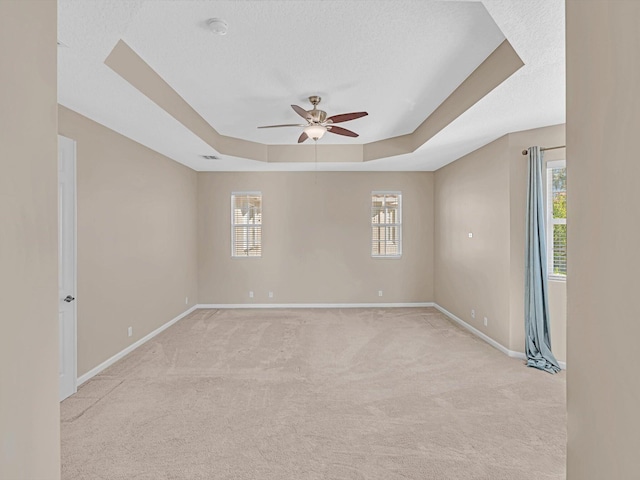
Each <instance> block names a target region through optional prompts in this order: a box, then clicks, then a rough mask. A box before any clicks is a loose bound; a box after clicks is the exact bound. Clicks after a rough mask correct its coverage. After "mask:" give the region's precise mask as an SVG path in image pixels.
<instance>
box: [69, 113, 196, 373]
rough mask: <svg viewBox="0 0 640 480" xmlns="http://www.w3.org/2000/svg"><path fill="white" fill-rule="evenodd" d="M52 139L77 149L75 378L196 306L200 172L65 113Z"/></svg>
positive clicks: (85, 120)
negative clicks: (74, 144) (62, 139)
mask: <svg viewBox="0 0 640 480" xmlns="http://www.w3.org/2000/svg"><path fill="white" fill-rule="evenodd" d="M59 132H60V134H61V135H64V136H66V137H69V138H72V139H74V140H76V142H77V192H78V195H77V198H78V199H77V202H78V207H77V208H78V300H77V301H78V375H79V376H80V375H83V374H84V373H86V372H87V371H89V370H90V369H92V368H94V367H96V366H97V365H99V364H100V363H102V362H103V361H105V360H107V359H108V358H110V357H111V356H113V355H115V354H116V353H118V352H120V351H121V350H122V349H124V348H126V347H127V346H128V345H130V344H131V343H133V342H135V341H136V340H138V339H140V338H142V337H144V336H145V335H146V334H148V333H149V332H151V331H153V330H155V329H156V328H158V327H160V326H161V325H163V324H165V323H166V322H168V321H169V320H171V319H172V318H174V317H176V316H177V315H179V314H180V313H182V312H184V311H185V310H187V309H188V308H189V307H190V306H192V305H194V304H196V303H197V298H196V295H197V243H196V242H197V218H196V211H197V205H196V198H197V195H196V188H197V180H196V178H197V174H196V172H194V171H193V170H191V169H189V168H187V167H185V166H183V165H180V164H178V163H176V162H174V161H173V160H170V159H168V158H166V157H164V156H162V155H160V154H158V153H156V152H154V151H152V150H149V149H148V148H146V147H144V146H142V145H140V144H138V143H136V142H133V141H132V140H129V139H127V138H125V137H123V136H121V135H119V134H117V133H115V132H113V131H112V130H109V129H107V128H105V127H103V126H101V125H99V124H97V123H95V122H93V121H91V120H89V119H87V118H85V117H83V116H81V115H79V114H77V113H75V112H73V111H71V110H68V109H66V108H64V107H60V110H59ZM185 297H188V298H189V302H188V304H185ZM129 326H131V327H133V336H132V337H128V336H127V328H128V327H129Z"/></svg>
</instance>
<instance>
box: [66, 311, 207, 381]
mask: <svg viewBox="0 0 640 480" xmlns="http://www.w3.org/2000/svg"><path fill="white" fill-rule="evenodd" d="M197 308H198V305H194V306H193V307H191V308H190V309H189V310H186V311H184V312H182V313H181V314H180V315H178V316H177V317H175V318H173V319H171V320H169V321H168V322H167V323H165V324H164V325H162V326H160V327H158V328H156V329H155V330H154V331H153V332H151V333H149V334H147V335H145V336H144V337H142V338H141V339H140V340H138V341H136V342H134V343H132V344H131V345H129V346H128V347H127V348H125V349H124V350H122V351H120V352H118V353H116V354H115V355H114V356H113V357H111V358H109V359H107V360H105V361H104V362H102V363H101V364H100V365H98V366H97V367H94V368H92V369H91V370H89V371H88V372H87V373H85V374H84V375H81V376H80V377H78V380H77V382H76V386H80V385H82V384H83V383H84V382H86V381H87V380H89V379H90V378H92V377H94V376H96V375H97V374H99V373H100V372H102V371H103V370H104V369H105V368H107V367H110V366H111V365H113V364H114V363H116V362H117V361H118V360H120V359H121V358H122V357H124V356H125V355H127V354H128V353H131V352H132V351H134V350H135V349H136V348H138V347H139V346H140V345H142V344H144V343H146V342H148V341H149V340H151V339H152V338H153V337H155V336H156V335H158V334H159V333H160V332H162V331H164V330H166V329H167V328H169V327H170V326H171V325H173V324H174V323H176V322H177V321H178V320H181V319H183V318H184V317H186V316H187V315H189V314H190V313H191V312H193V311H194V310H196V309H197Z"/></svg>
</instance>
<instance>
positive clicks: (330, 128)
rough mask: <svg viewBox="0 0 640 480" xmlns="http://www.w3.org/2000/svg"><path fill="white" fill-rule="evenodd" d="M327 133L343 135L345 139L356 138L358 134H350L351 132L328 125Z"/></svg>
mask: <svg viewBox="0 0 640 480" xmlns="http://www.w3.org/2000/svg"><path fill="white" fill-rule="evenodd" d="M327 131H328V132H331V133H336V134H338V135H344V136H345V137H357V136H358V134H357V133H356V132H352V131H351V130H347V129H346V128H342V127H336V126H335V125H328V126H327Z"/></svg>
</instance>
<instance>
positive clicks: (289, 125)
mask: <svg viewBox="0 0 640 480" xmlns="http://www.w3.org/2000/svg"><path fill="white" fill-rule="evenodd" d="M278 127H306V125H302V124H298V123H286V124H284V125H265V126H264V127H258V128H278Z"/></svg>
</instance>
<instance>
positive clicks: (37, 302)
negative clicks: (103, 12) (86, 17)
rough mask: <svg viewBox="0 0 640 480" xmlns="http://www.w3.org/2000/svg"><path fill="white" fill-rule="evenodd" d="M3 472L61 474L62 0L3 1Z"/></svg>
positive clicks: (7, 475) (18, 477) (17, 477)
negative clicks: (59, 225)
mask: <svg viewBox="0 0 640 480" xmlns="http://www.w3.org/2000/svg"><path fill="white" fill-rule="evenodd" d="M0 85H2V88H0V105H2V108H1V109H0V164H1V166H2V173H0V218H1V219H2V228H0V304H1V305H2V314H1V315H0V318H2V320H1V321H2V334H0V478H3V479H12V480H22V479H24V480H27V479H47V480H48V479H56V478H60V445H59V442H60V430H59V428H60V427H59V423H60V413H59V403H58V394H59V393H58V313H57V309H58V298H57V297H58V288H57V287H58V273H57V272H58V251H57V195H58V191H57V175H58V172H57V158H58V154H57V135H56V123H57V119H56V2H55V1H42V2H24V1H23V2H13V1H4V0H3V1H0Z"/></svg>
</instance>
